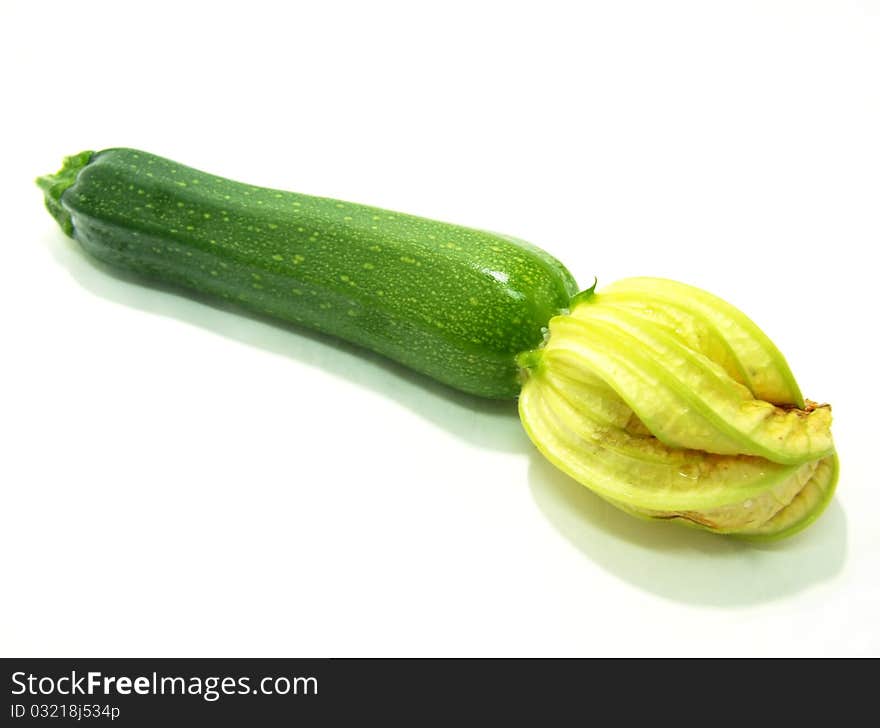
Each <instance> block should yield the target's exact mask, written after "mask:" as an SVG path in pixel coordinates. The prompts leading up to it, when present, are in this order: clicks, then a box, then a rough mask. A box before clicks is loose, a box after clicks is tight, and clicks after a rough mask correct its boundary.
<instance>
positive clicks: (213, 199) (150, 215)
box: [38, 149, 577, 398]
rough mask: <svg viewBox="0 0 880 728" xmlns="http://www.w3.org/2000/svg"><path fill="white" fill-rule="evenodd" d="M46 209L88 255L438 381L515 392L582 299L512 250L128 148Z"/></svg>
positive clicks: (84, 159)
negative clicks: (525, 365) (534, 352)
mask: <svg viewBox="0 0 880 728" xmlns="http://www.w3.org/2000/svg"><path fill="white" fill-rule="evenodd" d="M38 183H39V184H40V186H41V187H42V188H43V190H44V193H45V197H46V206H47V208H48V209H49V211H50V212H51V213H52V214H53V216H54V217H55V218H56V220H57V221H58V222H59V224H60V225H61V227H62V229H63V230H64V231H65V232H66V233H67V234H68V235H70V236H72V237H73V238H74V239H75V240H77V241H78V242H79V243H80V244H81V245H82V246H83V248H85V249H86V250H87V251H88V252H89V253H91V254H92V255H94V256H95V257H96V258H98V259H100V260H102V261H104V262H105V263H108V264H109V265H111V266H113V267H115V268H119V269H122V270H125V271H129V272H132V273H135V274H139V275H142V276H146V277H148V278H150V279H152V280H156V281H160V282H163V283H168V284H172V285H175V286H179V287H183V288H185V289H187V290H189V291H192V292H195V293H198V294H203V295H206V296H208V297H213V298H219V299H225V300H228V301H231V302H234V303H236V304H238V305H240V306H242V307H243V308H245V309H247V310H250V311H253V312H256V313H259V314H265V315H267V316H271V317H274V318H277V319H280V320H282V321H285V322H288V323H291V324H297V325H302V326H305V327H308V328H311V329H315V330H317V331H320V332H323V333H326V334H330V335H333V336H336V337H339V338H341V339H344V340H346V341H349V342H351V343H354V344H357V345H360V346H363V347H366V348H368V349H371V350H373V351H376V352H379V353H380V354H384V355H385V356H387V357H389V358H391V359H394V360H396V361H398V362H400V363H401V364H404V365H406V366H408V367H410V368H412V369H415V370H417V371H419V372H422V373H423V374H426V375H428V376H430V377H433V378H434V379H437V380H439V381H441V382H443V383H445V384H447V385H450V386H452V387H455V388H457V389H460V390H462V391H465V392H468V393H470V394H475V395H479V396H483V397H490V398H513V397H515V396H516V395H517V393H518V392H519V389H520V383H519V380H518V375H517V365H516V362H515V360H516V356H517V354H519V353H520V352H523V351H527V350H529V349H533V348H535V347H536V346H537V345H538V344H539V343H540V342H541V341H542V337H543V331H544V330H545V327H546V326H547V324H548V322H549V321H550V319H551V318H552V317H553V316H554V315H556V314H558V313H560V312H561V311H563V310H564V309H566V307H567V306H568V303H569V299H570V298H571V296H572V295H573V294H574V293H575V292H576V290H577V288H576V284H575V281H574V278H573V277H572V276H571V274H570V273H569V272H568V271H567V270H566V269H565V267H564V266H563V265H562V264H561V263H560V262H559V261H558V260H556V259H555V258H553V257H552V256H550V255H549V254H547V253H545V252H544V251H542V250H540V249H539V248H536V247H534V246H531V245H529V244H528V243H525V242H523V241H521V240H518V239H515V238H511V237H508V236H506V235H499V234H496V233H491V232H485V231H482V230H475V229H471V228H466V227H461V226H459V225H451V224H448V223H443V222H436V221H434V220H427V219H424V218H421V217H415V216H413V215H405V214H401V213H398V212H390V211H388V210H382V209H378V208H375V207H368V206H365V205H358V204H352V203H350V202H342V201H339V200H333V199H327V198H321V197H312V196H308V195H301V194H296V193H293V192H283V191H279V190H273V189H266V188H263V187H255V186H252V185H247V184H241V183H239V182H233V181H230V180H228V179H224V178H222V177H218V176H216V175H212V174H207V173H205V172H200V171H198V170H195V169H192V168H190V167H186V166H183V165H181V164H178V163H176V162H173V161H171V160H168V159H163V158H162V157H157V156H155V155H153V154H148V153H146V152H142V151H138V150H134V149H107V150H104V151H101V152H82V153H80V154H77V155H75V156H72V157H68V158H67V159H66V160H65V164H64V166H63V167H62V169H61V171H60V172H58V173H57V174H55V175H47V176H45V177H41V178H40V179H39V180H38Z"/></svg>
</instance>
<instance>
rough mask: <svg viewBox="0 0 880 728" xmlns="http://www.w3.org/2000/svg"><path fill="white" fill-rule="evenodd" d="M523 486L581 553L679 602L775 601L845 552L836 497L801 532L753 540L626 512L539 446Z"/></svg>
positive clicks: (823, 574) (833, 566)
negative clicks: (772, 540)
mask: <svg viewBox="0 0 880 728" xmlns="http://www.w3.org/2000/svg"><path fill="white" fill-rule="evenodd" d="M529 484H530V487H531V490H532V495H533V497H534V499H535V502H536V503H537V504H538V507H539V508H540V509H541V511H542V512H543V513H544V515H545V516H546V517H547V519H548V520H549V521H550V523H551V524H552V525H553V526H554V528H556V530H558V531H559V533H561V534H562V535H563V536H564V537H565V538H566V539H567V540H568V541H569V542H570V543H571V544H572V545H573V546H574V547H575V548H577V549H578V550H579V551H580V552H581V553H583V554H584V555H585V556H586V557H587V558H589V559H591V560H592V561H593V562H595V563H597V564H599V565H600V566H601V567H602V568H604V569H605V570H606V571H608V572H610V573H611V574H613V575H615V576H616V577H618V578H620V579H622V580H624V581H626V582H628V583H630V584H632V585H634V586H636V587H638V588H640V589H643V590H645V591H647V592H650V593H652V594H656V595H658V596H661V597H665V598H667V599H670V600H673V601H677V602H683V603H688V604H705V605H712V606H719V607H735V606H744V605H749V604H760V603H764V602H769V601H773V600H775V599H780V598H782V597H785V596H789V595H793V594H796V593H797V592H799V591H802V590H804V589H806V588H808V587H810V586H812V585H816V584H819V583H822V582H824V581H828V580H830V579H832V578H833V577H834V576H835V575H836V574H838V573H839V572H840V571H841V570H842V568H843V565H844V562H845V558H846V549H847V529H846V517H845V515H844V512H843V509H842V508H841V506H840V504H839V502H838V501H837V499H835V500H834V501H833V502H832V503H831V505H830V506H829V507H828V509H827V510H826V511H825V513H824V514H822V516H821V517H820V518H819V520H818V521H816V523H814V524H813V525H812V526H810V527H809V528H807V529H806V530H805V531H803V532H802V533H800V534H798V535H796V536H794V537H792V538H790V539H785V540H782V541H778V542H775V543H769V544H753V543H749V542H747V541H739V540H737V539H733V538H726V537H722V536H717V535H715V534H710V533H705V532H703V531H697V530H692V529H688V528H684V527H682V526H679V525H676V524H672V523H652V522H649V521H642V520H639V519H636V518H633V517H631V516H628V515H626V514H625V513H623V512H621V511H620V510H618V509H617V508H615V507H614V506H612V505H610V504H609V503H606V502H605V501H604V500H602V499H601V498H599V497H598V496H596V495H594V494H593V493H591V492H590V491H589V490H588V489H587V488H585V487H584V486H582V485H580V484H579V483H578V482H577V481H575V480H573V479H572V478H569V477H568V476H567V475H565V474H564V473H562V472H561V471H559V470H557V469H556V468H555V467H553V465H551V464H550V463H549V462H548V461H547V460H545V459H544V458H543V457H542V456H541V455H540V454H539V453H538V452H535V453H534V454H533V456H532V458H531V462H530V465H529Z"/></svg>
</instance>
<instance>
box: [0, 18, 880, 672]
mask: <svg viewBox="0 0 880 728" xmlns="http://www.w3.org/2000/svg"><path fill="white" fill-rule="evenodd" d="M2 8H3V9H2V15H0V28H2V30H0V34H2V38H0V68H3V69H4V71H3V89H4V91H3V107H4V111H3V120H2V122H0V123H2V125H3V127H4V134H3V139H4V144H3V148H4V151H3V161H2V165H0V182H2V190H0V209H2V214H3V218H2V220H3V226H2V286H0V296H2V300H0V312H2V317H3V318H2V326H3V340H4V341H5V342H6V344H5V346H4V347H3V349H4V351H3V354H2V358H0V367H2V403H0V412H2V422H0V427H2V433H0V434H2V439H0V443H2V456H0V480H2V482H0V497H2V528H0V583H2V589H3V597H2V599H0V653H2V654H4V655H7V656H11V655H16V656H46V655H51V656H89V655H103V656H114V655H120V656H135V655H138V656H142V655H145V656H149V655H175V656H183V655H188V656H196V655H204V656H208V655H224V656H236V655H241V656H243V655H249V656H269V655H276V656H326V655H330V656H342V655H369V656H380V655H400V656H404V655H418V656H435V655H698V654H701V655H707V654H710V655H869V654H870V655H878V654H880V629H878V623H877V615H878V614H880V584H878V581H880V577H878V574H880V560H878V556H880V527H878V522H880V483H878V476H877V465H876V462H877V461H876V458H877V455H878V451H880V446H878V439H877V438H878V434H877V433H878V432H880V428H878V424H877V414H876V412H877V407H876V403H875V402H874V399H875V398H876V396H877V395H876V390H877V386H876V384H877V381H878V376H880V374H878V360H877V354H878V351H877V349H878V347H877V343H876V342H877V337H878V333H877V332H878V326H877V314H878V309H880V306H878V294H877V293H876V290H875V285H876V280H877V276H878V269H877V266H876V264H875V260H876V251H877V246H878V242H880V215H878V211H880V7H878V4H877V3H872V2H844V1H841V0H829V1H828V2H819V1H815V2H767V1H766V0H761V1H760V2H758V1H756V2H751V3H750V2H730V3H725V2H712V3H707V2H692V3H684V2H667V3H659V2H643V3H637V2H607V3H574V2H572V3H557V2H547V1H544V2H540V3H531V4H521V3H515V2H504V3H482V2H464V3H457V2H449V1H447V2H443V3H436V4H433V5H428V4H424V3H404V2H401V3H388V2H380V3H354V2H352V3H342V2H321V3H318V2H309V3H280V2H279V3H277V4H269V3H259V2H248V3H244V4H242V3H235V4H229V5H225V4H222V3H204V4H199V3H184V2H175V3H157V2H152V3H149V4H148V5H144V6H143V7H142V6H140V5H137V4H130V3H91V2H76V3H74V2H58V3H54V4H53V3H43V2H40V3H37V2H18V3H17V2H12V3H10V2H4V3H3V4H2ZM111 146H133V147H140V148H143V149H146V150H149V151H152V152H155V153H158V154H162V155H165V156H168V157H172V158H174V159H177V160H179V161H182V162H185V163H188V164H190V165H192V166H195V167H199V168H203V169H206V170H209V171H212V172H216V173H219V174H223V175H225V176H229V177H233V178H237V179H241V180H244V181H249V182H253V183H257V184H264V185H267V186H276V187H283V188H287V189H293V190H297V191H300V192H307V193H313V194H319V195H327V196H332V197H338V198H342V199H347V200H353V201H358V202H365V203H371V204H375V205H379V206H383V207H388V208H392V209H397V210H404V211H407V212H413V213H417V214H422V215H426V216H429V217H433V218H439V219H443V220H450V221H454V222H458V223H462V224H467V225H472V226H476V227H481V228H488V229H492V230H501V231H504V232H507V233H510V234H513V235H517V236H519V237H522V238H525V239H528V240H531V241H533V242H535V243H537V244H539V245H541V246H542V247H544V248H546V249H547V250H549V251H551V252H552V253H554V254H555V255H557V257H559V258H561V259H562V260H563V261H565V263H566V264H567V265H568V266H569V268H570V269H571V270H572V271H574V272H575V274H576V275H577V277H578V279H579V281H581V282H582V283H583V284H585V285H587V284H589V283H590V282H591V280H592V276H593V275H594V274H595V275H597V276H598V277H599V281H600V285H601V283H602V282H610V281H612V280H614V279H616V278H620V277H624V276H630V275H661V276H669V277H673V278H677V279H680V280H683V281H686V282H689V283H693V284H696V285H699V286H701V287H703V288H706V289H708V290H711V291H713V292H715V293H717V294H720V295H722V296H723V297H725V298H727V299H729V300H730V301H732V302H733V303H735V304H737V305H739V306H740V307H741V308H742V309H744V310H745V311H746V312H747V313H748V314H749V315H751V316H752V317H753V318H754V319H756V320H757V321H758V323H759V324H760V325H762V326H763V327H764V328H765V330H766V331H767V332H768V333H769V334H770V335H771V337H772V338H773V339H774V340H775V341H776V343H777V344H778V345H779V347H780V348H781V349H782V351H783V352H785V353H786V355H787V357H788V359H789V361H790V363H791V365H792V367H793V369H794V371H795V374H796V375H797V376H798V378H799V381H800V383H801V385H802V388H803V390H804V392H805V393H806V394H807V396H809V397H811V398H813V399H818V400H822V401H830V402H831V403H832V404H833V406H834V412H835V418H836V419H835V436H836V440H837V443H838V446H839V450H840V453H841V461H842V476H841V482H840V486H839V490H838V496H837V498H836V500H835V502H834V503H833V505H832V506H831V507H830V509H829V510H828V512H827V513H826V514H825V516H824V517H823V518H822V519H821V521H820V522H818V523H817V524H816V525H815V526H814V527H812V528H811V529H810V530H808V531H807V532H806V533H804V534H802V535H801V536H799V537H797V538H794V539H792V540H790V541H788V542H783V543H780V544H778V545H774V546H766V547H755V546H749V545H744V544H741V543H737V542H734V541H730V540H725V539H722V538H719V537H714V536H710V535H705V534H700V533H693V532H690V531H687V530H685V529H675V528H673V527H668V526H662V525H653V524H648V523H642V522H640V521H636V520H633V519H630V518H628V517H627V516H624V515H622V514H620V513H618V512H617V511H615V510H613V509H611V508H610V507H608V506H606V505H605V504H604V503H603V502H601V501H600V500H598V499H597V498H596V497H594V496H592V495H591V494H590V493H589V492H588V491H586V490H585V489H583V488H582V487H581V486H579V485H577V484H576V483H574V482H573V481H571V480H569V479H568V478H567V477H565V476H563V475H561V474H559V473H557V472H555V471H554V469H553V468H552V467H551V466H550V465H548V464H547V463H545V462H544V461H543V460H542V459H541V457H540V456H539V455H538V454H537V453H536V451H535V450H534V449H533V447H532V446H531V444H530V443H529V441H528V439H527V438H526V436H525V435H524V434H523V432H522V431H521V428H520V425H519V422H518V419H517V416H516V412H515V406H514V404H513V403H506V404H500V405H499V404H493V403H486V402H482V401H479V400H476V399H470V398H467V397H464V396H461V395H457V394H455V393H452V392H450V391H447V390H445V389H444V388H443V387H440V386H438V385H433V384H431V383H429V382H426V381H425V380H423V379H421V378H420V377H418V376H415V375H411V374H408V373H406V372H405V371H403V370H402V369H400V368H399V367H397V366H394V365H391V364H388V363H386V362H384V361H382V360H380V359H379V358H378V357H374V356H365V355H362V353H361V352H359V351H357V350H355V349H353V348H350V347H340V346H337V345H336V344H334V343H333V342H332V341H330V340H328V339H324V338H319V337H315V336H312V335H305V334H304V335H297V334H294V333H290V332H289V331H286V330H284V329H282V328H276V327H273V326H271V325H269V324H267V323H263V322H258V321H255V320H251V319H248V318H246V317H243V316H237V315H234V314H230V313H227V312H222V311H220V310H218V309H214V308H211V307H208V306H205V305H203V304H200V303H196V302H193V301H191V300H188V299H187V298H184V297H181V296H177V295H173V294H169V293H165V292H160V291H156V290H151V289H148V288H143V287H138V286H136V285H134V284H132V283H129V282H126V281H124V280H120V279H117V278H114V277H113V276H111V275H109V274H108V273H107V272H106V271H105V270H104V269H102V268H99V267H98V266H96V265H95V264H93V263H92V262H90V260H89V259H87V258H86V257H85V255H84V254H83V253H82V252H81V251H80V250H79V249H78V247H77V246H76V244H75V243H73V241H71V240H68V239H66V238H65V237H64V236H63V235H62V234H61V232H60V231H59V230H58V228H57V226H56V225H55V223H54V222H53V221H52V220H51V219H50V218H49V216H48V215H47V214H46V213H45V211H44V210H43V209H42V203H41V196H40V193H39V191H38V190H37V188H36V187H35V186H34V185H33V178H34V177H35V176H36V175H38V174H41V173H46V172H50V171H54V170H56V169H57V168H58V166H59V165H60V161H61V158H62V157H63V156H64V155H66V154H72V153H75V152H78V151H80V150H82V149H101V148H105V147H111Z"/></svg>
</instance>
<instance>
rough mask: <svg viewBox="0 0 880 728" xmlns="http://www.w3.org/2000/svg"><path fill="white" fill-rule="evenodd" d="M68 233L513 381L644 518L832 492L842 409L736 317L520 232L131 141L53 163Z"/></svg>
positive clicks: (798, 517) (195, 279) (527, 420)
mask: <svg viewBox="0 0 880 728" xmlns="http://www.w3.org/2000/svg"><path fill="white" fill-rule="evenodd" d="M38 182H39V184H40V186H41V187H42V188H43V190H44V192H45V199H46V206H47V207H48V209H49V211H50V212H51V213H52V215H53V216H54V217H55V219H56V220H57V221H58V222H59V224H60V225H61V227H62V229H63V230H64V231H65V232H66V233H67V234H68V235H71V236H72V237H73V238H75V239H76V240H77V241H79V243H80V244H81V245H82V246H83V247H84V248H85V249H86V250H87V251H89V252H90V253H92V254H93V255H94V256H95V257H97V258H99V259H101V260H103V261H105V262H106V263H108V264H110V265H112V266H115V267H117V268H121V269H123V270H126V271H130V272H134V273H137V274H141V275H143V276H146V277H148V278H151V279H154V280H158V281H161V282H164V283H170V284H174V285H177V286H181V287H183V288H186V289H188V290H190V291H193V292H196V293H199V294H204V295H206V296H209V297H215V298H220V299H226V300H229V301H232V302H234V303H236V304H238V305H240V306H242V307H244V308H246V309H248V310H251V311H256V312H259V313H261V314H266V315H269V316H273V317H275V318H278V319H281V320H283V321H286V322H289V323H293V324H300V325H303V326H306V327H309V328H313V329H316V330H318V331H322V332H325V333H328V334H332V335H334V336H337V337H340V338H342V339H345V340H347V341H350V342H353V343H355V344H358V345H361V346H364V347H367V348H369V349H372V350H374V351H377V352H379V353H381V354H384V355H386V356H388V357H390V358H391V359H395V360H397V361H399V362H401V363H402V364H405V365H406V366H408V367H411V368H413V369H415V370H417V371H420V372H422V373H424V374H427V375H429V376H431V377H434V378H435V379H437V380H439V381H441V382H444V383H446V384H448V385H451V386H452V387H456V388H458V389H460V390H463V391H465V392H469V393H471V394H476V395H480V396H483V397H491V398H513V397H517V396H519V412H520V416H521V418H522V421H523V425H524V426H525V429H526V432H527V433H528V435H529V437H531V439H532V440H533V442H534V443H535V445H536V446H537V448H538V449H539V450H540V451H541V452H542V453H543V454H544V455H545V456H546V457H547V458H548V459H549V460H550V461H551V462H553V463H554V464H555V465H556V466H557V467H559V468H560V469H561V470H563V471H564V472H566V473H568V474H569V475H571V476H572V477H574V478H575V479H576V480H578V481H579V482H581V483H582V484H584V485H586V486H587V487H589V488H590V489H591V490H593V491H594V492H595V493H597V494H598V495H600V496H601V497H603V498H605V499H607V500H608V501H609V502H611V503H613V504H614V505H615V506H617V507H619V508H621V509H622V510H624V511H626V512H627V513H630V514H632V515H635V516H638V517H640V518H648V519H651V520H655V521H657V520H660V521H669V522H673V523H681V524H684V525H688V526H692V527H697V528H702V529H705V530H709V531H712V532H715V533H724V534H733V535H737V536H741V537H746V538H751V539H771V538H780V537H783V536H788V535H791V534H792V533H795V532H797V531H799V530H801V529H802V528H804V527H806V526H807V525H809V524H810V523H812V522H813V521H814V520H815V519H816V518H817V517H818V516H819V514H820V513H821V512H822V511H823V510H824V509H825V507H826V506H827V504H828V502H829V501H830V500H831V497H832V495H833V493H834V488H835V485H836V482H837V475H838V462H837V455H836V453H835V449H834V443H833V440H832V438H831V410H830V407H828V406H827V405H818V404H816V403H814V402H810V401H808V400H805V399H804V398H803V396H802V395H801V391H800V389H799V387H798V385H797V382H796V381H795V379H794V376H793V375H792V373H791V370H790V369H789V367H788V364H787V363H786V361H785V359H784V357H783V356H782V354H781V353H780V352H779V350H778V349H777V348H776V347H775V346H774V345H773V343H772V342H771V341H770V340H769V339H768V338H767V336H766V335H765V334H764V333H763V332H762V331H761V330H760V329H759V328H758V327H757V326H756V325H755V324H754V323H753V322H752V321H751V320H749V319H748V318H747V317H746V316H745V315H744V314H743V313H742V312H740V311H738V310H737V309H735V308H734V307H733V306H731V305H730V304H728V303H726V302H725V301H722V300H720V299H718V298H716V297H715V296H712V295H711V294H708V293H706V292H705V291H701V290H700V289H697V288H693V287H690V286H686V285H683V284H680V283H676V282H674V281H667V280H661V279H653V278H633V279H628V280H624V281H619V282H617V283H616V284H612V285H611V286H609V287H607V288H604V289H603V290H602V291H599V292H597V291H595V290H594V288H595V285H594V286H593V288H590V289H588V290H586V291H582V292H580V293H577V287H576V285H575V281H574V279H573V278H572V276H571V274H570V273H569V272H568V271H567V270H566V269H565V267H564V266H563V265H562V264H561V263H560V262H559V261H557V260H556V259H555V258H553V257H552V256H550V255H548V254H547V253H545V252H544V251H542V250H540V249H538V248H535V247H533V246H531V245H529V244H527V243H524V242H522V241H520V240H517V239H515V238H511V237H508V236H505V235H499V234H495V233H490V232H484V231H480V230H474V229H470V228H464V227H460V226H458V225H451V224H448V223H442V222H435V221H432V220H426V219H423V218H419V217H413V216H411V215H405V214H402V213H397V212H389V211H387V210H380V209H377V208H373V207H366V206H364V205H356V204H352V203H349V202H341V201H338V200H331V199H325V198H319V197H310V196H306V195H300V194H294V193H291V192H282V191H278V190H272V189H265V188H262V187H253V186H250V185H245V184H240V183H237V182H232V181H229V180H226V179H223V178H221V177H216V176H214V175H210V174H206V173H204V172H199V171H197V170H194V169H191V168H189V167H185V166H183V165H180V164H177V163H176V162H172V161H169V160H167V159H163V158H161V157H156V156H154V155H152V154H148V153H146V152H140V151H136V150H132V149H109V150H106V151H103V152H97V153H93V152H83V153H82V154H79V155H76V156H74V157H69V158H68V159H67V160H66V162H65V165H64V167H63V168H62V169H61V171H60V172H58V173H57V174H55V175H48V176H46V177H41V178H40V179H39V180H38Z"/></svg>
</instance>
